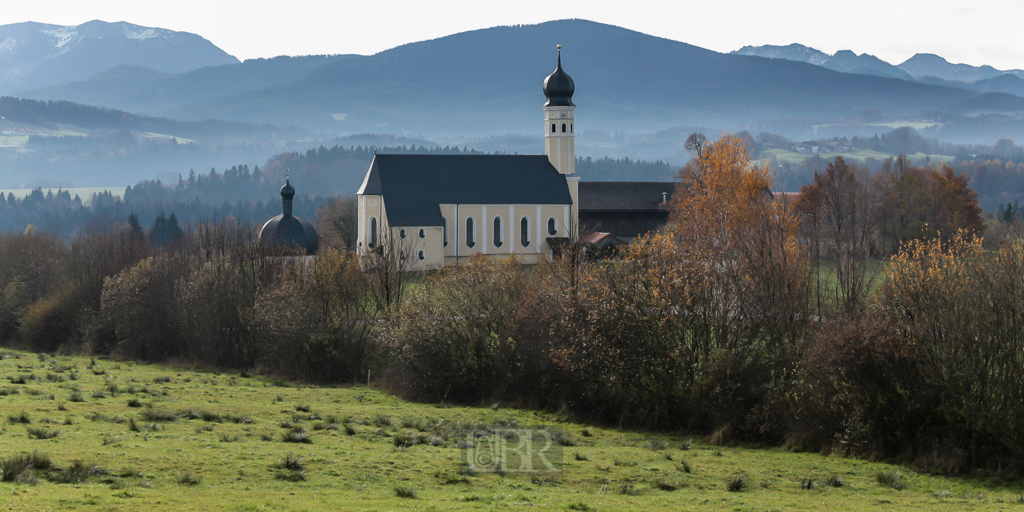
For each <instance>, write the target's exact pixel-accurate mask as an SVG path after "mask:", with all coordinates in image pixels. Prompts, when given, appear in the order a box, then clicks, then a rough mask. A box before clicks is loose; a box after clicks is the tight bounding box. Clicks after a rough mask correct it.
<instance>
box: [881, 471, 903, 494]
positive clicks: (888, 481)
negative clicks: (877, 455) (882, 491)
mask: <svg viewBox="0 0 1024 512" xmlns="http://www.w3.org/2000/svg"><path fill="white" fill-rule="evenodd" d="M875 480H876V481H877V482H878V483H880V484H882V485H884V486H887V487H892V488H893V489H896V490H901V489H903V488H904V487H906V483H905V482H904V481H903V475H902V474H900V472H899V471H879V472H878V474H876V475H875Z"/></svg>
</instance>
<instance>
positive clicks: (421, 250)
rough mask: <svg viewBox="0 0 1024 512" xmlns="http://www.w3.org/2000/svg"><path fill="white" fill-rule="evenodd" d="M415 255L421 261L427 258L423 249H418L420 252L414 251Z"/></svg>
mask: <svg viewBox="0 0 1024 512" xmlns="http://www.w3.org/2000/svg"><path fill="white" fill-rule="evenodd" d="M416 257H417V258H419V259H420V261H423V260H425V259H427V253H425V252H423V249H420V252H418V253H416Z"/></svg>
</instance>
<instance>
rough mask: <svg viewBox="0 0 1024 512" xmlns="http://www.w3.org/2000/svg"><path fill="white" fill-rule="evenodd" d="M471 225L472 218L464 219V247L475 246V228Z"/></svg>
mask: <svg viewBox="0 0 1024 512" xmlns="http://www.w3.org/2000/svg"><path fill="white" fill-rule="evenodd" d="M473 224H474V222H473V217H470V218H468V219H466V247H473V246H474V245H476V226H474V225H473Z"/></svg>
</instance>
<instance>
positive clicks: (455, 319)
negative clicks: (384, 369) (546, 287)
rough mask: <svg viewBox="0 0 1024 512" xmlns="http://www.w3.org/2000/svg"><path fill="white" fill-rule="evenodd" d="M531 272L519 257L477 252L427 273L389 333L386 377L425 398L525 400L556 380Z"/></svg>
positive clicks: (405, 391) (404, 390) (385, 335)
mask: <svg viewBox="0 0 1024 512" xmlns="http://www.w3.org/2000/svg"><path fill="white" fill-rule="evenodd" d="M532 293H534V291H533V289H532V287H531V286H530V281H529V279H528V276H527V274H526V273H525V271H524V270H523V268H522V265H521V264H520V262H519V261H517V260H516V259H514V258H509V259H505V260H502V261H487V260H484V259H483V258H473V259H470V260H469V261H466V262H463V263H460V264H459V265H458V266H455V267H445V268H444V269H442V270H441V271H439V272H438V273H436V274H433V275H431V276H429V277H427V278H426V279H425V280H424V282H423V283H422V284H420V285H419V286H417V287H416V288H415V289H414V290H413V291H412V292H411V293H410V295H409V296H408V298H407V299H406V300H405V302H404V303H403V307H402V308H401V310H400V311H399V312H398V313H397V315H396V316H395V317H394V320H393V322H392V323H391V325H390V326H388V328H387V329H386V332H384V333H383V334H382V340H383V343H384V344H385V345H386V348H387V349H388V352H390V353H392V354H394V357H395V361H394V366H393V367H392V368H391V370H389V373H388V374H387V377H386V379H387V380H388V382H389V384H391V385H392V386H394V387H395V388H396V389H397V390H398V391H399V393H400V394H402V395H403V396H405V397H407V398H412V399H416V400H424V401H445V400H447V401H452V400H454V401H458V402H463V403H477V402H480V401H484V400H486V401H488V402H490V403H494V402H495V401H498V400H505V399H506V397H507V398H508V400H509V401H520V402H521V401H523V400H530V399H531V397H532V396H535V395H538V394H539V391H540V388H542V387H543V386H544V385H545V383H546V382H549V381H550V380H551V377H550V374H551V372H548V371H545V370H550V369H551V364H552V363H551V360H550V357H548V355H547V354H548V352H547V350H546V349H545V348H544V346H542V345H540V344H539V343H540V341H539V340H540V339H541V338H542V333H543V327H542V326H541V324H540V322H539V319H538V318H537V317H536V316H535V313H536V311H535V310H534V309H531V308H538V307H539V306H538V301H537V300H534V299H533V298H531V297H532Z"/></svg>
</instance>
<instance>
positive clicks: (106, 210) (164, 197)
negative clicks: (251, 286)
mask: <svg viewBox="0 0 1024 512" xmlns="http://www.w3.org/2000/svg"><path fill="white" fill-rule="evenodd" d="M128 135H129V136H130V134H128ZM42 140H46V139H42ZM374 151H375V149H374V147H371V146H363V145H358V146H348V147H344V146H341V145H335V146H332V147H330V148H328V147H324V146H320V147H318V148H315V149H309V150H307V151H305V152H286V153H282V154H279V155H276V156H274V157H271V158H269V159H268V160H267V161H266V163H265V165H264V166H263V167H262V168H261V167H260V166H254V167H252V168H250V167H249V166H248V165H244V164H243V165H233V166H231V167H228V168H225V169H223V170H222V171H221V172H218V171H217V170H216V169H215V168H211V169H210V170H209V171H207V172H202V171H201V172H198V173H197V172H196V171H195V170H191V169H190V170H189V172H188V173H187V175H179V176H178V179H177V180H176V181H175V182H172V183H166V184H165V183H163V182H161V181H160V180H143V181H140V182H138V183H137V184H135V185H134V186H129V187H126V188H125V191H124V194H123V195H121V196H117V197H115V195H114V194H110V193H104V194H99V195H97V196H96V197H92V198H82V197H72V196H71V194H70V193H69V192H67V191H62V190H58V191H57V193H53V192H49V193H44V192H43V190H42V187H37V188H36V189H34V190H33V191H32V193H31V194H29V195H28V196H27V197H25V198H23V199H18V198H16V197H15V196H14V194H8V195H6V196H4V197H0V212H3V215H2V216H0V231H16V232H20V231H24V230H25V229H26V228H27V227H28V226H33V227H34V228H35V229H41V230H44V231H48V232H51V233H56V234H58V235H61V236H69V235H71V234H73V233H75V232H76V231H78V230H81V229H83V228H85V227H86V226H88V225H90V224H92V223H101V224H102V223H106V224H110V223H113V222H126V221H127V220H128V216H129V215H130V214H132V213H134V214H135V215H137V216H138V218H139V219H140V222H142V223H143V224H145V225H147V226H149V225H150V224H151V223H152V222H153V221H155V220H156V217H157V215H159V214H160V212H164V213H165V215H169V214H170V213H172V212H173V213H175V214H176V216H177V218H178V219H179V221H180V222H181V223H182V224H183V225H184V224H197V223H201V222H210V221H217V220H220V219H228V218H230V219H234V220H236V221H238V222H241V223H243V224H244V223H250V222H255V223H262V222H264V221H266V220H267V219H270V218H271V217H273V216H275V215H277V214H279V213H281V211H280V210H281V206H280V202H279V201H280V197H279V195H278V190H279V189H280V188H281V185H283V184H284V180H285V175H286V174H288V173H289V172H290V173H291V179H292V184H293V185H295V186H296V187H297V190H298V195H297V196H296V199H295V204H294V208H295V215H297V216H299V217H301V218H305V219H313V217H314V216H315V214H316V211H317V209H319V208H320V207H322V206H323V205H324V204H326V203H327V202H328V201H330V200H331V197H333V196H337V197H346V196H352V195H354V194H355V192H356V190H357V189H358V188H359V184H360V183H361V180H362V177H363V175H364V174H365V173H366V170H367V168H369V166H370V162H371V161H372V160H373V155H374ZM376 151H379V152H381V153H419V154H480V153H482V152H480V151H477V150H473V149H468V148H459V147H450V146H445V147H430V148H428V147H426V146H423V145H420V146H416V145H411V146H409V145H402V146H384V147H379V148H376ZM577 169H578V170H579V171H580V172H585V173H587V174H588V175H590V176H594V177H596V179H627V180H628V179H635V178H636V177H637V176H638V175H639V176H644V175H648V174H649V175H656V176H659V177H668V176H671V175H672V170H671V167H670V166H669V165H668V164H667V163H665V162H662V161H660V160H659V161H654V162H648V161H645V160H631V159H629V158H621V159H611V158H600V159H593V158H591V157H586V158H583V157H580V158H578V159H577ZM0 196H3V194H0Z"/></svg>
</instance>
